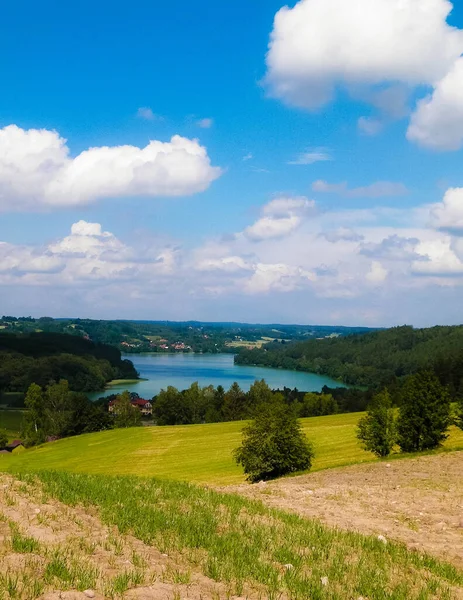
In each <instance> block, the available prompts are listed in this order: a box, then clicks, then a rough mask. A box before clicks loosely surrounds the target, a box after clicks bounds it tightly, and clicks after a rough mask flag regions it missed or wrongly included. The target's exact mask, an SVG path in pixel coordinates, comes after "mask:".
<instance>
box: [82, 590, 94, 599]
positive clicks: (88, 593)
mask: <svg viewBox="0 0 463 600" xmlns="http://www.w3.org/2000/svg"><path fill="white" fill-rule="evenodd" d="M84 596H87V598H95V592H94V591H93V590H85V591H84Z"/></svg>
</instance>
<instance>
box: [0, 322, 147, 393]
mask: <svg viewBox="0 0 463 600" xmlns="http://www.w3.org/2000/svg"><path fill="white" fill-rule="evenodd" d="M137 377H138V373H137V371H136V370H135V368H134V366H133V364H132V362H131V361H130V360H124V359H122V358H121V353H120V351H119V350H118V349H117V348H114V347H112V346H108V345H106V344H100V343H94V342H92V341H90V340H87V339H84V338H81V337H77V336H72V335H65V334H57V333H25V334H11V333H4V332H0V392H25V391H26V390H27V389H28V388H29V386H30V384H31V383H36V384H38V385H40V386H41V387H45V386H46V385H48V384H49V383H50V382H51V381H59V380H61V379H66V380H67V381H68V382H69V387H70V389H71V390H73V391H75V392H91V391H98V390H102V389H104V387H105V385H106V383H107V382H108V381H111V380H112V379H136V378H137Z"/></svg>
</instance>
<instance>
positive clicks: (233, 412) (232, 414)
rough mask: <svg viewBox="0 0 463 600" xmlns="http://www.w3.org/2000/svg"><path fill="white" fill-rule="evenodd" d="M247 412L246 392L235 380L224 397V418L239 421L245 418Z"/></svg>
mask: <svg viewBox="0 0 463 600" xmlns="http://www.w3.org/2000/svg"><path fill="white" fill-rule="evenodd" d="M246 413H247V407H246V394H245V393H244V392H243V390H242V389H241V388H240V386H239V385H238V384H237V383H236V381H235V382H234V383H233V384H232V385H231V386H230V389H229V390H228V392H226V393H225V396H224V399H223V408H222V414H223V419H224V421H239V420H240V419H244V418H245V416H246Z"/></svg>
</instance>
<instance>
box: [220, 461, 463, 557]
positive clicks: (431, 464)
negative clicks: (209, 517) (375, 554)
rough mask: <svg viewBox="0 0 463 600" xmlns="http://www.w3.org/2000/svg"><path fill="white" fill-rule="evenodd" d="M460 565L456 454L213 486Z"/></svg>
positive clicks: (461, 516) (462, 532)
mask: <svg viewBox="0 0 463 600" xmlns="http://www.w3.org/2000/svg"><path fill="white" fill-rule="evenodd" d="M221 491H225V492H238V493H240V494H243V495H244V496H248V497H252V498H255V499H259V500H261V501H262V502H264V503H265V504H267V505H269V506H272V507H277V508H281V509H284V510H289V511H293V512H296V513H298V514H300V515H302V516H304V517H314V518H317V519H320V520H321V521H323V522H324V523H326V524H328V525H331V526H336V527H339V528H341V529H348V530H355V531H359V532H361V533H366V534H375V535H383V536H385V537H386V538H390V539H395V540H399V541H402V542H405V544H407V545H408V546H409V547H410V548H416V549H419V550H421V551H425V552H427V553H429V554H432V555H435V556H437V557H440V558H443V559H445V560H447V561H449V562H452V563H453V564H455V565H457V566H458V567H460V568H461V567H462V566H463V452H452V453H448V454H439V455H437V456H426V457H420V458H416V459H404V460H394V461H391V462H390V463H385V462H381V463H373V464H363V465H355V466H352V467H343V468H339V469H330V470H327V471H320V472H317V473H313V474H309V475H303V476H300V477H293V478H285V479H281V480H279V481H276V482H271V483H264V482H261V483H258V484H255V485H240V486H232V487H226V488H221Z"/></svg>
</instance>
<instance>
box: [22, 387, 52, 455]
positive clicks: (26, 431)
mask: <svg viewBox="0 0 463 600" xmlns="http://www.w3.org/2000/svg"><path fill="white" fill-rule="evenodd" d="M24 405H25V407H26V409H28V410H26V412H25V414H24V417H23V422H22V426H21V437H22V438H23V442H24V444H25V446H34V445H35V444H41V443H43V442H44V441H45V437H46V435H47V433H46V431H47V418H46V410H45V399H44V395H43V392H42V388H41V387H40V386H39V385H37V384H36V383H31V385H30V386H29V389H28V390H27V393H26V398H25V399H24Z"/></svg>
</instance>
